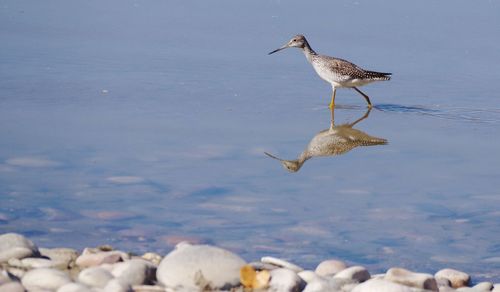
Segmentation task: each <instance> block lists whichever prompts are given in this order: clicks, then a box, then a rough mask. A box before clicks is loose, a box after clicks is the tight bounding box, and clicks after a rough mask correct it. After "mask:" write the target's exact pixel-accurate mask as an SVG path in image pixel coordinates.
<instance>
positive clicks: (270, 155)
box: [264, 50, 283, 161]
mask: <svg viewBox="0 0 500 292" xmlns="http://www.w3.org/2000/svg"><path fill="white" fill-rule="evenodd" d="M278 51H279V50H278ZM264 154H266V155H267V156H269V157H271V158H273V159H276V160H279V161H283V159H281V158H278V157H276V156H274V155H272V154H271V153H267V152H264Z"/></svg>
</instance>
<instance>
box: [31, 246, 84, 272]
mask: <svg viewBox="0 0 500 292" xmlns="http://www.w3.org/2000/svg"><path fill="white" fill-rule="evenodd" d="M39 251H40V254H41V255H42V256H45V257H48V258H50V259H51V260H53V261H56V262H63V263H65V264H66V266H67V267H71V266H72V263H73V262H74V261H75V260H76V258H77V257H78V252H77V251H76V250H75V249H72V248H39Z"/></svg>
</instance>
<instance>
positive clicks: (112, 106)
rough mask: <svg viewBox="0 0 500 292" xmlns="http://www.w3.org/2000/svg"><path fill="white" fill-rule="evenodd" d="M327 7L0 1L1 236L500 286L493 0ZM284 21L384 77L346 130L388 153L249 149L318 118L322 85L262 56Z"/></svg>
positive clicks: (298, 65)
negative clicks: (188, 245)
mask: <svg viewBox="0 0 500 292" xmlns="http://www.w3.org/2000/svg"><path fill="white" fill-rule="evenodd" d="M330 2H332V1H321V2H315V4H313V5H311V6H306V4H304V3H303V2H299V1H297V2H289V1H244V2H237V1H229V0H227V1H213V2H211V1H210V2H209V1H199V2H187V1H183V2H180V1H139V0H134V1H117V0H116V1H97V0H94V1H81V2H79V3H76V2H74V1H17V0H16V1H14V0H12V1H6V0H3V1H0V43H1V46H0V137H1V139H0V232H2V233H3V232H20V233H23V234H25V235H27V236H29V237H30V238H31V239H32V240H34V241H35V242H36V243H37V244H38V245H39V246H47V247H50V246H54V247H55V246H72V247H75V248H82V247H85V246H95V245H100V244H105V243H109V244H112V245H113V246H115V247H118V248H122V249H126V250H133V251H136V252H143V251H146V250H154V251H158V252H161V253H165V252H168V251H169V250H170V249H171V248H172V244H173V243H174V242H176V241H177V240H180V239H189V240H194V241H197V242H204V243H211V244H216V245H219V246H223V247H226V248H229V249H231V250H233V251H235V252H237V253H239V254H241V255H242V256H243V257H244V258H246V259H247V260H255V259H258V258H259V257H260V256H264V255H272V256H278V257H281V258H286V259H290V260H292V261H294V262H296V263H298V264H301V265H303V266H305V267H307V268H313V267H314V266H315V265H316V264H317V263H318V262H319V261H321V260H322V259H326V258H331V257H333V258H340V259H344V260H346V261H348V262H349V263H352V264H361V265H365V266H367V267H369V268H370V269H371V270H372V271H384V270H386V269H387V268H389V267H391V266H403V267H406V268H409V269H415V270H419V271H427V272H435V271H436V270H437V269H439V268H442V267H453V268H458V269H463V270H465V271H467V272H470V273H471V274H473V275H474V277H475V278H476V279H478V278H480V279H491V280H496V281H500V276H499V275H500V225H499V222H500V208H499V206H500V190H499V189H500V170H499V165H500V155H499V152H498V150H499V149H500V140H499V138H498V137H499V133H500V132H499V131H500V96H499V92H500V85H499V80H500V70H499V69H498V67H499V66H498V65H499V60H500V23H499V20H498V11H500V3H499V2H498V1H473V2H471V1H451V0H449V1H439V2H435V1H412V2H409V1H395V0H394V1H368V0H366V1H355V2H353V1H336V3H333V2H332V3H330ZM297 33H303V34H305V35H306V36H307V37H308V39H309V41H310V43H311V45H312V47H313V48H314V49H315V50H316V51H318V52H320V53H325V54H331V55H335V56H338V57H342V58H345V59H349V60H351V61H353V62H355V63H357V64H359V65H360V66H363V67H366V68H367V69H372V70H379V71H388V72H393V73H394V77H393V79H392V80H391V81H390V82H384V83H378V84H372V85H369V86H367V87H364V91H365V92H366V93H367V94H368V95H370V96H371V97H372V102H373V103H374V104H375V108H374V109H373V110H372V111H371V113H370V116H369V117H368V118H367V119H365V120H363V121H362V122H360V123H359V124H357V125H356V129H358V130H361V131H363V132H366V133H367V134H370V135H373V136H376V137H382V138H386V139H388V141H389V144H388V145H380V146H373V147H360V148H356V149H354V150H352V151H351V152H349V153H347V154H344V155H342V156H335V157H324V158H314V159H312V160H310V161H307V163H306V164H305V165H304V166H303V167H302V169H301V170H300V171H299V172H297V173H288V172H287V171H286V170H285V169H283V168H282V167H281V165H280V164H279V163H278V162H277V161H276V160H273V159H270V158H269V157H267V156H265V155H264V151H267V152H270V153H273V154H275V155H277V156H279V157H282V158H286V159H293V158H295V157H297V155H298V154H299V153H300V152H301V151H302V150H303V149H304V148H305V147H306V145H307V143H308V142H309V141H310V139H311V138H312V137H313V136H314V135H315V134H316V133H318V132H319V131H321V130H323V129H326V128H328V127H329V123H330V113H329V111H328V109H327V105H328V102H329V98H330V94H331V88H330V85H328V84H327V83H325V82H323V81H322V80H320V79H319V78H318V77H317V76H316V75H315V73H314V72H313V71H312V68H310V67H309V64H307V62H306V60H305V58H304V57H303V55H302V54H301V53H300V52H299V51H298V50H293V49H290V50H286V51H283V52H280V53H278V54H275V55H272V56H267V55H266V54H267V52H269V51H271V50H273V49H275V48H277V47H279V46H281V45H283V44H284V43H285V42H286V41H288V39H289V38H290V37H291V36H293V35H294V34H297ZM336 101H337V104H338V105H339V108H338V109H337V110H336V112H335V119H336V123H345V122H353V121H354V120H356V119H358V118H360V117H361V116H363V114H364V113H365V107H364V100H363V98H362V97H361V96H359V95H358V94H357V93H356V92H354V91H351V90H339V91H338V92H337V99H336Z"/></svg>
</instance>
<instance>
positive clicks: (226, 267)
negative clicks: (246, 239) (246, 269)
mask: <svg viewBox="0 0 500 292" xmlns="http://www.w3.org/2000/svg"><path fill="white" fill-rule="evenodd" d="M245 264H246V263H245V261H244V260H243V259H242V258H240V257H239V256H238V255H236V254H234V253H232V252H230V251H227V250H224V249H221V248H218V247H215V246H210V245H191V244H188V243H180V244H178V245H177V246H176V248H175V250H173V251H171V252H170V253H169V254H168V255H167V256H165V257H164V258H163V260H162V261H161V263H160V265H159V266H158V269H157V272H156V278H157V279H158V281H159V283H161V284H163V285H165V286H167V287H177V286H179V287H184V288H185V289H203V288H205V286H206V285H208V284H210V286H211V288H213V289H217V288H222V287H224V288H228V287H231V286H236V285H239V283H240V269H241V267H243V266H244V265H245Z"/></svg>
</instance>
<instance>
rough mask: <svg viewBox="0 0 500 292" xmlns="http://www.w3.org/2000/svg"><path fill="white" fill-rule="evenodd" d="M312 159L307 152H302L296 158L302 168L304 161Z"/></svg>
mask: <svg viewBox="0 0 500 292" xmlns="http://www.w3.org/2000/svg"><path fill="white" fill-rule="evenodd" d="M311 157H312V155H311V153H310V152H309V151H307V150H305V151H304V152H302V153H301V154H300V155H299V157H298V158H297V161H298V162H299V165H300V166H302V164H304V162H306V160H308V159H310V158H311Z"/></svg>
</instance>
